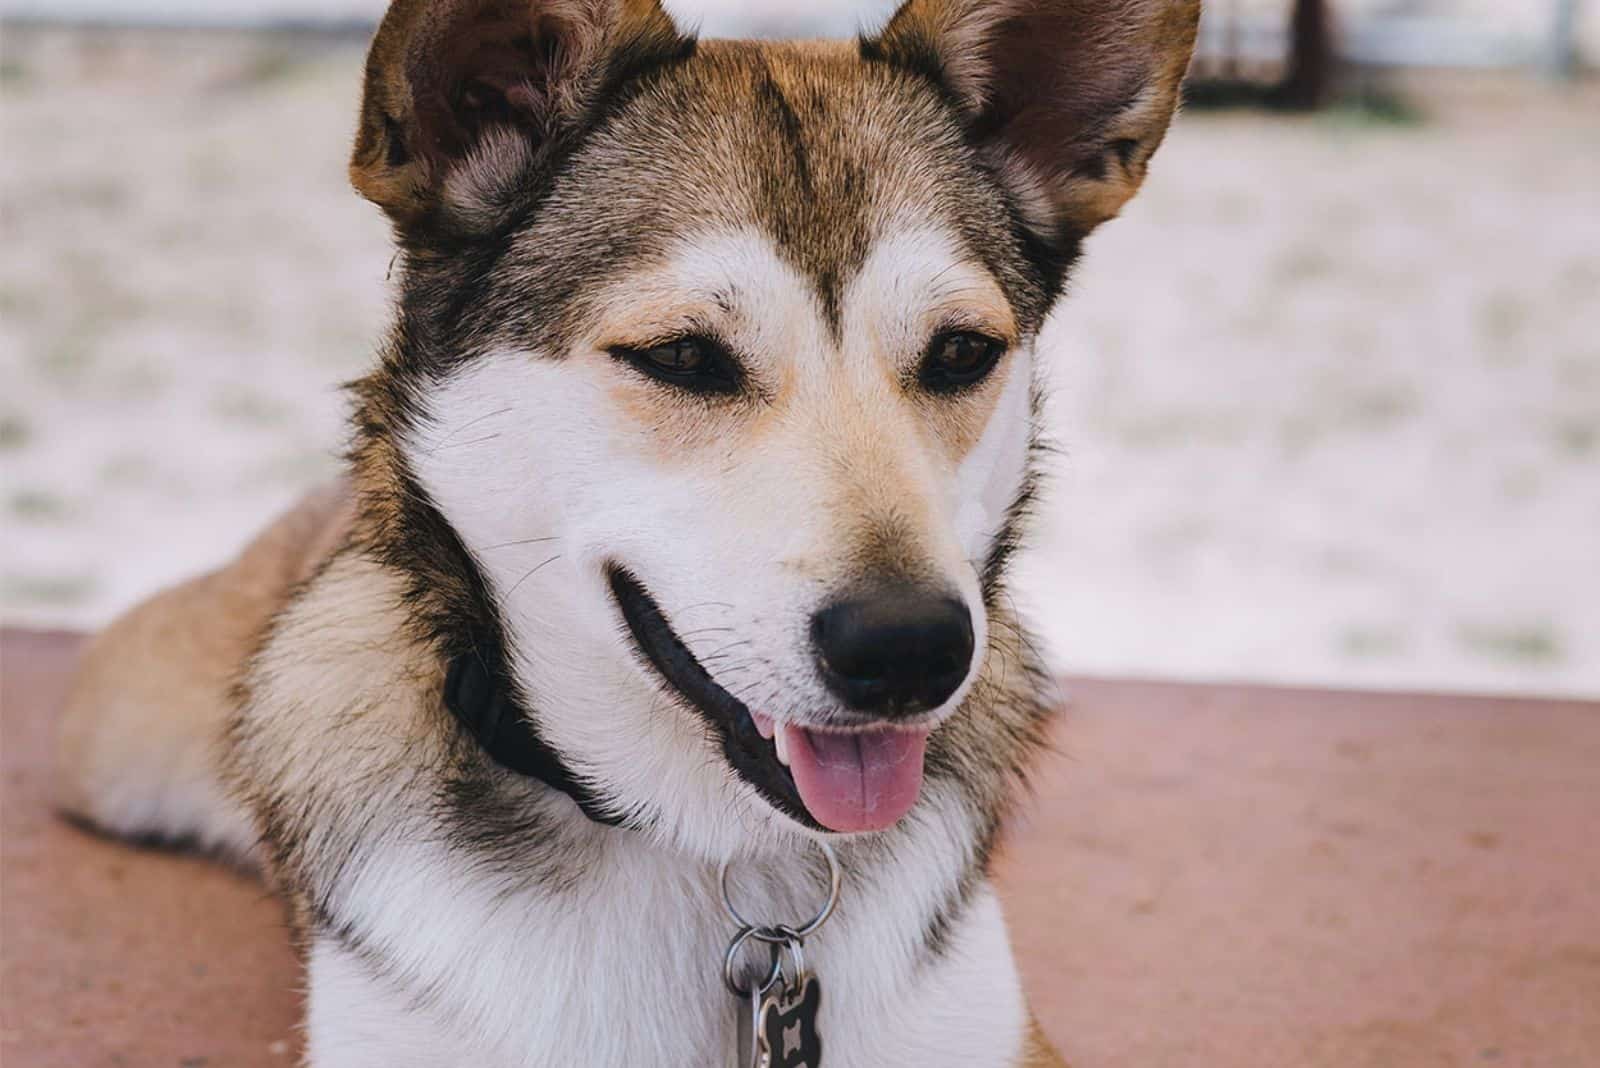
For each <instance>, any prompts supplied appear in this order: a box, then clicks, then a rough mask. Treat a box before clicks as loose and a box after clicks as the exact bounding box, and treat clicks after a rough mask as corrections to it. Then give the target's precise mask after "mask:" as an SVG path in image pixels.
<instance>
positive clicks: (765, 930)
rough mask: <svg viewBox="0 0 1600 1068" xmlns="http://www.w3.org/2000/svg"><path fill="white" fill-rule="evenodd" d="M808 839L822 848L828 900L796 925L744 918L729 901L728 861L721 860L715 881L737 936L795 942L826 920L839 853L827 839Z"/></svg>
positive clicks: (835, 900) (835, 894)
mask: <svg viewBox="0 0 1600 1068" xmlns="http://www.w3.org/2000/svg"><path fill="white" fill-rule="evenodd" d="M811 841H812V842H813V843H814V844H815V845H816V847H817V848H818V849H820V850H822V856H823V858H824V859H825V860H827V862H828V900H827V901H825V902H823V905H822V908H820V909H818V910H817V914H816V915H815V916H813V917H811V919H810V920H809V921H807V922H806V923H803V924H801V925H800V926H798V927H791V926H789V925H788V924H777V925H772V926H769V925H767V924H759V923H751V922H750V921H749V920H747V919H745V918H744V915H743V914H742V913H740V911H739V908H738V906H736V905H735V904H734V903H733V895H732V893H730V892H729V890H728V870H729V868H730V867H731V861H727V860H725V861H723V862H722V872H721V874H720V875H719V876H718V881H719V882H720V883H721V884H722V907H723V908H725V909H727V910H728V915H729V916H732V917H733V922H734V923H737V924H738V925H739V926H740V928H741V930H740V932H739V933H740V935H741V937H748V938H755V939H758V940H759V941H762V942H765V943H767V944H768V945H771V946H781V945H784V944H787V943H791V942H798V941H800V940H801V939H803V938H806V937H808V936H810V935H813V934H815V933H816V932H817V929H818V928H820V927H821V926H822V925H823V924H825V923H827V922H828V917H830V916H832V915H833V910H834V908H835V907H837V906H838V904H839V884H840V881H841V879H840V874H839V857H838V855H837V854H836V853H834V851H833V846H831V845H829V844H828V843H827V842H824V841H822V840H821V839H817V838H813V839H811Z"/></svg>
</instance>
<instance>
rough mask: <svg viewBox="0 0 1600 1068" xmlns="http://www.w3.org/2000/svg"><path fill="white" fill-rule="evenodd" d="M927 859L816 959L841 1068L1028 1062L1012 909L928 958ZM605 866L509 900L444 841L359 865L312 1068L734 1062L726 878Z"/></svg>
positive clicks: (665, 861)
mask: <svg viewBox="0 0 1600 1068" xmlns="http://www.w3.org/2000/svg"><path fill="white" fill-rule="evenodd" d="M934 822H935V821H929V824H928V826H927V830H928V831H929V832H933V831H935V830H936V829H937V828H936V827H935V826H934ZM615 833H617V834H618V835H627V834H630V833H631V832H615ZM920 853H921V851H920V850H917V849H907V850H903V851H897V855H896V856H895V857H893V858H891V859H890V860H889V861H888V862H887V863H885V864H883V865H882V866H881V868H879V869H878V870H875V872H874V874H873V876H872V880H871V883H870V884H867V883H865V882H864V881H863V880H859V879H854V880H849V881H848V882H847V885H846V891H845V896H844V898H843V899H842V900H841V904H840V907H839V911H838V913H837V914H836V916H835V917H834V918H833V919H831V920H830V921H829V922H828V924H827V925H826V926H825V927H824V928H823V929H822V930H821V931H819V932H818V933H817V935H816V936H814V937H813V938H812V939H811V940H810V941H809V942H808V943H807V946H806V955H807V960H808V962H809V963H810V965H811V966H812V967H813V969H814V970H815V971H816V973H817V974H818V975H819V976H820V978H821V980H822V982H823V984H824V990H825V998H824V1002H823V1007H822V1012H821V1019H820V1027H821V1031H822V1034H823V1038H824V1044H825V1049H826V1055H825V1064H826V1065H827V1068H890V1066H898V1065H905V1066H908V1068H909V1066H913V1065H915V1066H940V1065H949V1066H951V1068H954V1066H957V1065H960V1066H967V1068H975V1066H985V1065H995V1066H1001V1065H1011V1064H1015V1063H1016V1062H1017V1058H1018V1056H1019V1052H1020V1049H1021V1045H1022V1036H1023V1034H1024V1030H1025V1024H1026V1014H1025V1009H1024V1007H1023V999H1022V994H1021V990H1020V987H1019V983H1018V979H1017V975H1016V971H1015V967H1014V965H1013V962H1012V957H1011V950H1010V946H1009V944H1008V942H1007V939H1006V932H1005V927H1004V923H1003V920H1002V917H1001V913H1000V907H999V903H998V901H997V900H996V898H995V896H994V893H993V891H992V890H991V889H990V888H989V887H988V886H987V885H982V886H980V887H979V888H978V889H977V890H976V892H975V893H974V895H973V897H972V898H971V900H970V902H969V904H968V906H967V907H966V909H965V910H964V911H962V912H961V914H960V917H959V919H958V921H957V922H956V923H955V924H954V925H953V927H952V929H951V930H950V931H949V933H948V937H947V940H946V942H945V945H944V948H943V951H942V952H941V953H939V954H938V955H933V954H930V953H929V952H928V951H927V950H926V949H925V948H924V947H923V936H922V927H923V925H924V924H925V923H926V922H927V917H928V915H929V911H928V910H927V909H926V908H925V907H924V901H923V898H924V894H925V891H924V890H922V889H920V888H923V887H927V886H928V885H929V879H928V876H929V875H932V874H933V873H932V872H929V871H927V870H926V865H928V863H929V862H930V859H931V858H929V857H927V856H926V855H918V854H920ZM604 855H605V861H604V863H603V865H602V866H601V867H600V868H599V869H598V870H594V871H589V872H586V873H584V874H583V875H581V876H580V877H579V881H580V883H581V886H579V887H578V888H576V889H574V890H571V891H568V892H560V893H554V894H552V893H551V892H550V891H549V890H547V889H541V888H536V887H529V886H525V887H522V888H508V887H507V886H505V885H502V884H503V880H501V882H499V883H497V882H496V881H495V880H494V879H493V878H489V877H485V876H484V875H483V874H482V873H481V872H479V873H474V871H473V870H471V869H470V868H469V867H465V866H462V865H461V864H460V863H459V859H460V858H451V857H450V856H449V854H448V851H447V847H445V846H444V845H441V844H437V843H433V844H429V843H417V844H414V845H410V846H406V847H403V848H399V849H391V850H385V851H384V852H383V854H382V855H381V856H378V857H375V858H373V859H371V860H369V861H368V862H367V863H365V864H363V865H362V867H361V871H360V873H359V875H358V876H357V877H356V878H355V879H353V880H352V881H351V882H350V883H349V885H348V888H347V890H345V891H344V892H342V893H341V894H340V895H339V899H340V900H339V905H338V909H339V912H340V914H341V915H342V916H343V917H345V918H346V919H347V920H348V921H349V929H350V931H351V933H352V934H353V938H352V940H351V943H352V944H351V945H345V944H341V943H340V942H338V941H336V940H334V939H333V938H331V937H327V936H323V937H321V938H319V939H318V941H317V942H316V943H315V944H314V946H313V950H312V954H311V962H310V963H311V976H310V981H311V990H310V998H309V1044H310V1055H311V1059H310V1064H311V1066H312V1068H333V1066H339V1068H346V1066H358V1068H359V1066H366V1065H372V1066H378V1065H383V1066H386V1068H403V1066H410V1065H415V1066H423V1065H427V1066H430V1068H433V1066H438V1065H448V1064H458V1065H474V1066H480V1065H481V1066H484V1068H500V1066H504V1068H545V1066H552V1068H553V1066H556V1065H561V1066H564V1068H565V1066H571V1065H584V1066H594V1068H606V1066H611V1065H615V1066H619V1068H622V1066H627V1068H632V1066H636V1065H652V1066H677V1065H685V1066H702V1065H706V1066H712V1068H722V1066H723V1065H726V1064H728V1063H729V1057H730V1054H731V1050H732V1047H733V1033H734V1027H735V1012H736V1007H737V1006H736V1003H735V1001H734V999H733V997H732V996H731V995H730V994H729V993H728V992H727V991H726V990H725V989H724V987H723V985H722V980H721V964H722V953H723V950H724V948H725V947H726V945H727V941H728V939H729V937H730V935H731V934H732V931H733V927H732V922H731V921H730V920H729V919H728V918H727V917H726V915H725V914H724V913H723V911H722V909H721V906H720V904H719V902H718V898H717V896H716V890H715V886H714V881H713V879H712V878H711V877H710V874H709V873H708V872H707V871H705V870H703V866H701V865H696V864H693V863H691V862H689V861H687V860H680V859H678V858H673V857H671V856H670V855H669V854H664V853H662V852H659V851H654V850H650V849H641V848H631V849H630V848H615V849H610V850H607V851H606V852H605V854H604ZM915 867H922V868H923V869H924V870H922V871H912V870H909V869H911V868H915ZM942 881H943V880H938V879H937V878H935V880H934V884H935V885H937V884H938V883H939V882H942ZM803 909H804V906H798V907H797V912H796V918H798V916H799V911H803ZM352 946H353V947H354V948H352Z"/></svg>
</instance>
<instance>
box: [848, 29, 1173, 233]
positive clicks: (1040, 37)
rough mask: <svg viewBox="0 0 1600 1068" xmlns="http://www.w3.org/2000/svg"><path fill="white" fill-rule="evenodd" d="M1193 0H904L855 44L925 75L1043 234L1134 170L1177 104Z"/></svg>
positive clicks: (1098, 213)
mask: <svg viewBox="0 0 1600 1068" xmlns="http://www.w3.org/2000/svg"><path fill="white" fill-rule="evenodd" d="M1199 21H1200V0H907V2H906V3H905V4H904V5H902V6H901V8H900V9H899V11H897V12H896V13H895V15H894V17H893V18H892V19H891V20H890V22H889V24H888V26H886V27H885V28H884V30H883V32H882V33H881V34H879V35H878V36H877V37H876V38H872V39H868V40H864V41H863V42H862V48H863V53H864V54H865V55H867V56H868V57H869V58H880V59H884V60H887V61H889V62H893V63H898V64H900V65H902V66H905V67H908V68H910V69H915V70H919V71H922V72H924V73H927V74H929V75H931V76H933V77H935V78H936V79H937V80H938V81H939V82H940V83H941V84H942V85H943V86H944V87H945V88H946V89H947V91H949V92H950V93H951V94H952V95H953V96H954V97H955V98H956V100H957V101H958V103H959V105H960V106H961V107H962V108H963V109H964V110H965V112H966V114H967V119H968V122H969V128H970V130H971V133H972V137H973V140H974V142H975V143H976V144H977V145H978V146H979V148H980V150H981V151H983V153H984V154H985V155H986V156H987V157H988V158H989V160H990V162H991V163H992V164H993V165H994V166H995V167H996V169H997V170H998V172H999V173H1000V174H1001V176H1002V178H1003V179H1004V180H1005V181H1006V182H1007V183H1008V185H1009V186H1010V187H1011V188H1012V190H1013V191H1014V192H1015V193H1016V194H1017V195H1018V196H1019V197H1020V198H1021V199H1022V203H1023V207H1024V210H1025V211H1026V212H1027V213H1028V215H1029V222H1030V223H1031V224H1032V225H1034V226H1035V227H1036V228H1038V229H1040V230H1042V231H1043V232H1045V233H1046V234H1049V235H1051V236H1059V235H1061V234H1063V233H1065V234H1070V235H1075V236H1082V235H1083V234H1086V233H1088V232H1089V231H1090V230H1092V229H1093V228H1094V227H1096V226H1098V225H1099V224H1100V223H1102V222H1104V221H1105V220H1107V219H1109V218H1111V217H1113V216H1114V215H1116V214H1117V212H1118V211H1119V210H1121V208H1122V205H1123V204H1124V203H1126V202H1127V200H1128V198H1130V197H1131V196H1133V194H1134V193H1135V192H1137V191H1138V188H1139V185H1140V184H1141V183H1142V182H1143V181H1144V176H1145V171H1146V169H1147V168H1148V166H1149V162H1150V157H1151V155H1153V154H1154V153H1155V150H1156V148H1157V146H1159V145H1160V144H1161V139H1162V137H1164V136H1165V134H1166V130H1167V126H1168V125H1169V124H1170V122H1171V121H1172V115H1173V112H1174V111H1175V110H1176V109H1177V105H1178V94H1179V88H1180V86H1181V84H1182V81H1183V76H1184V73H1185V72H1186V71H1187V70H1188V67H1189V58H1190V56H1191V55H1192V54H1193V51H1194V41H1195V33H1196V30H1197V28H1198V25H1199Z"/></svg>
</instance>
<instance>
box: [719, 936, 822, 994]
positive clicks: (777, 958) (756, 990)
mask: <svg viewBox="0 0 1600 1068" xmlns="http://www.w3.org/2000/svg"><path fill="white" fill-rule="evenodd" d="M755 934H756V928H754V927H751V926H750V925H749V924H746V925H745V926H743V927H741V928H740V929H739V933H738V934H736V935H734V936H733V941H732V942H729V943H728V952H727V953H726V954H724V955H723V958H722V981H723V982H724V983H726V984H727V985H728V990H729V991H731V992H732V994H733V996H734V997H736V998H747V997H749V996H750V995H751V994H765V993H766V992H767V991H768V990H771V989H772V986H773V984H774V983H776V982H778V981H779V980H780V979H782V978H783V952H782V950H780V949H779V948H778V946H777V944H776V943H772V942H767V940H766V939H764V938H763V939H760V941H762V942H766V943H767V945H768V946H769V947H770V948H771V952H772V967H771V968H770V969H769V970H768V971H767V977H766V979H764V980H763V981H762V983H761V985H760V986H759V987H741V986H740V985H739V981H738V980H737V979H735V978H734V975H733V969H734V966H735V965H736V964H737V963H738V961H739V950H740V948H742V947H743V946H744V944H745V943H746V942H748V941H749V940H750V939H751V938H753V937H755ZM802 959H803V958H802Z"/></svg>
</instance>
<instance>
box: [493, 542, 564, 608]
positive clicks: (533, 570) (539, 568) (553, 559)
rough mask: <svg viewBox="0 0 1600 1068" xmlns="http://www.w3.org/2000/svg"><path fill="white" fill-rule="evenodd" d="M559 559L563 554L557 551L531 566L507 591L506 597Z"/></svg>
mask: <svg viewBox="0 0 1600 1068" xmlns="http://www.w3.org/2000/svg"><path fill="white" fill-rule="evenodd" d="M559 559H561V554H560V553H556V554H555V555H554V556H552V557H550V559H548V560H546V561H544V562H543V563H539V564H535V565H533V566H532V567H530V568H529V569H528V570H527V573H526V574H524V575H523V576H522V577H521V578H519V579H517V581H516V584H515V585H513V586H512V587H511V588H510V589H509V590H507V591H506V593H505V595H506V597H508V598H509V597H510V596H511V595H512V594H513V593H516V592H517V590H518V589H519V588H520V587H521V586H522V584H523V583H524V582H527V581H528V580H529V579H531V578H532V577H533V576H534V575H537V574H538V573H539V572H540V571H542V570H544V569H545V568H546V567H549V566H550V565H551V564H553V563H555V562H556V561H557V560H559Z"/></svg>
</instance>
